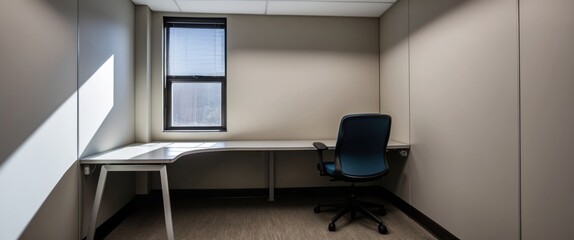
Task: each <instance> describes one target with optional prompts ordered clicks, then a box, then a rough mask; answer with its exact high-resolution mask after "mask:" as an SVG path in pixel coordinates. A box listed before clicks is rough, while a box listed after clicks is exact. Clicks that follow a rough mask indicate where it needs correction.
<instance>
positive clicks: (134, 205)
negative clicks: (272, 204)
mask: <svg viewBox="0 0 574 240" xmlns="http://www.w3.org/2000/svg"><path fill="white" fill-rule="evenodd" d="M350 191H351V188H350V187H346V186H337V187H306V188H276V189H275V197H276V198H289V197H319V196H320V197H325V196H328V197H337V196H341V197H344V196H347V195H348V193H349V192H350ZM355 192H356V193H357V194H359V195H361V196H382V197H383V198H385V199H386V200H387V201H389V202H390V203H391V204H393V205H395V206H396V207H397V208H398V209H400V210H401V211H402V212H404V213H405V214H406V215H407V216H409V217H410V218H412V219H413V220H415V221H416V222H417V223H419V224H420V225H421V226H423V227H424V228H425V229H427V230H428V231H429V232H430V233H431V234H433V235H434V236H435V237H437V238H438V239H446V240H458V238H457V237H456V236H454V235H453V234H452V233H450V232H449V231H447V230H446V229H444V228H443V227H442V226H440V225H439V224H438V223H436V222H435V221H433V220H432V219H430V218H429V217H427V216H426V215H424V214H423V213H421V212H420V211H419V210H417V209H416V208H414V207H413V206H411V205H410V204H408V203H407V202H405V201H404V200H402V199H401V198H399V197H398V196H397V195H395V194H394V193H392V192H390V191H388V190H387V189H385V188H383V187H380V186H361V187H355ZM268 194H269V190H268V189H267V188H252V189H172V190H170V198H172V199H175V198H189V197H192V198H267V197H268ZM161 198H162V193H161V191H160V190H153V191H151V192H150V194H148V195H136V197H135V198H134V199H132V200H131V201H130V202H129V203H128V204H126V205H125V206H124V207H123V208H122V209H120V210H119V211H118V212H117V213H116V214H114V215H113V216H112V217H110V218H109V219H108V220H107V221H105V222H104V223H103V224H101V225H100V226H99V227H98V228H97V229H96V234H95V239H104V238H105V237H106V236H107V235H108V234H109V233H111V232H112V231H113V230H114V229H115V228H116V227H117V226H118V225H119V224H120V223H121V222H122V221H123V220H124V219H126V218H127V217H128V216H129V215H130V214H131V213H132V212H134V211H136V210H137V209H138V208H140V207H141V206H143V205H145V204H147V203H150V202H154V201H155V202H157V200H158V199H161ZM84 239H86V238H84Z"/></svg>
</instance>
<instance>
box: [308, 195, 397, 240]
mask: <svg viewBox="0 0 574 240" xmlns="http://www.w3.org/2000/svg"><path fill="white" fill-rule="evenodd" d="M321 208H335V209H342V210H341V211H339V213H337V215H335V216H334V217H333V218H332V219H331V222H330V223H329V228H328V229H329V231H331V232H334V231H335V230H336V225H335V222H337V220H339V218H341V217H342V216H343V215H345V214H346V213H349V212H350V213H351V220H355V219H357V213H360V214H361V215H363V216H366V217H368V218H369V219H370V220H372V221H374V222H376V223H378V224H379V226H378V231H379V233H381V234H387V233H388V230H387V227H386V226H385V225H384V224H383V221H382V220H381V219H379V218H378V217H377V216H376V215H375V214H374V213H373V212H371V211H369V208H379V214H380V215H385V214H386V211H385V207H384V206H383V205H382V204H377V203H372V202H365V201H360V200H357V197H356V196H355V195H354V194H353V195H351V197H350V198H349V199H346V200H341V201H329V202H323V203H319V204H317V206H316V207H315V208H314V209H313V211H314V212H315V213H320V212H321Z"/></svg>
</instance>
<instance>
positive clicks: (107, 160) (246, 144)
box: [80, 140, 410, 164]
mask: <svg viewBox="0 0 574 240" xmlns="http://www.w3.org/2000/svg"><path fill="white" fill-rule="evenodd" d="M313 142H322V143H325V145H327V146H328V147H329V149H335V143H336V140H288V141H278V140H272V141H216V142H152V143H135V144H130V145H127V146H125V147H121V148H117V149H114V150H110V151H107V152H104V153H100V154H96V155H93V156H89V157H85V158H82V159H81V160H80V163H81V164H168V163H173V162H175V161H177V160H178V159H179V158H181V157H183V156H187V155H191V154H197V153H207V152H222V151H266V152H267V151H298V150H299V151H305V150H307V151H309V150H315V147H313ZM409 148H410V145H409V144H406V143H401V142H397V141H392V140H389V144H388V146H387V149H409Z"/></svg>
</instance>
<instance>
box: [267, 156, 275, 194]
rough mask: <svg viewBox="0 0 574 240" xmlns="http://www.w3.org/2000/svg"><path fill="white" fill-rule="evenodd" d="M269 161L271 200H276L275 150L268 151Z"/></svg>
mask: <svg viewBox="0 0 574 240" xmlns="http://www.w3.org/2000/svg"><path fill="white" fill-rule="evenodd" d="M267 160H268V161H269V201H275V152H273V151H269V152H267Z"/></svg>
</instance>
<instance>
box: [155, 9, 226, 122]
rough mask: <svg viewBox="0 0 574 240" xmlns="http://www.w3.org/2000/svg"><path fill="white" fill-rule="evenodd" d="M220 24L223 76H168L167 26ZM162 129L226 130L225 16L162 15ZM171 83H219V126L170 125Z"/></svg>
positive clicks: (196, 26)
mask: <svg viewBox="0 0 574 240" xmlns="http://www.w3.org/2000/svg"><path fill="white" fill-rule="evenodd" d="M207 24H209V25H221V26H223V31H224V54H225V57H224V65H225V66H224V75H223V76H195V75H191V76H170V75H168V66H169V65H168V61H169V51H168V49H169V28H170V27H187V28H201V27H203V26H205V25H207ZM163 31H164V49H163V52H164V58H163V66H164V94H163V95H164V110H163V112H164V118H163V121H164V131H218V132H225V131H227V19H226V18H195V17H164V18H163ZM173 83H221V125H220V126H172V118H171V115H172V103H171V97H172V84H173Z"/></svg>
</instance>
